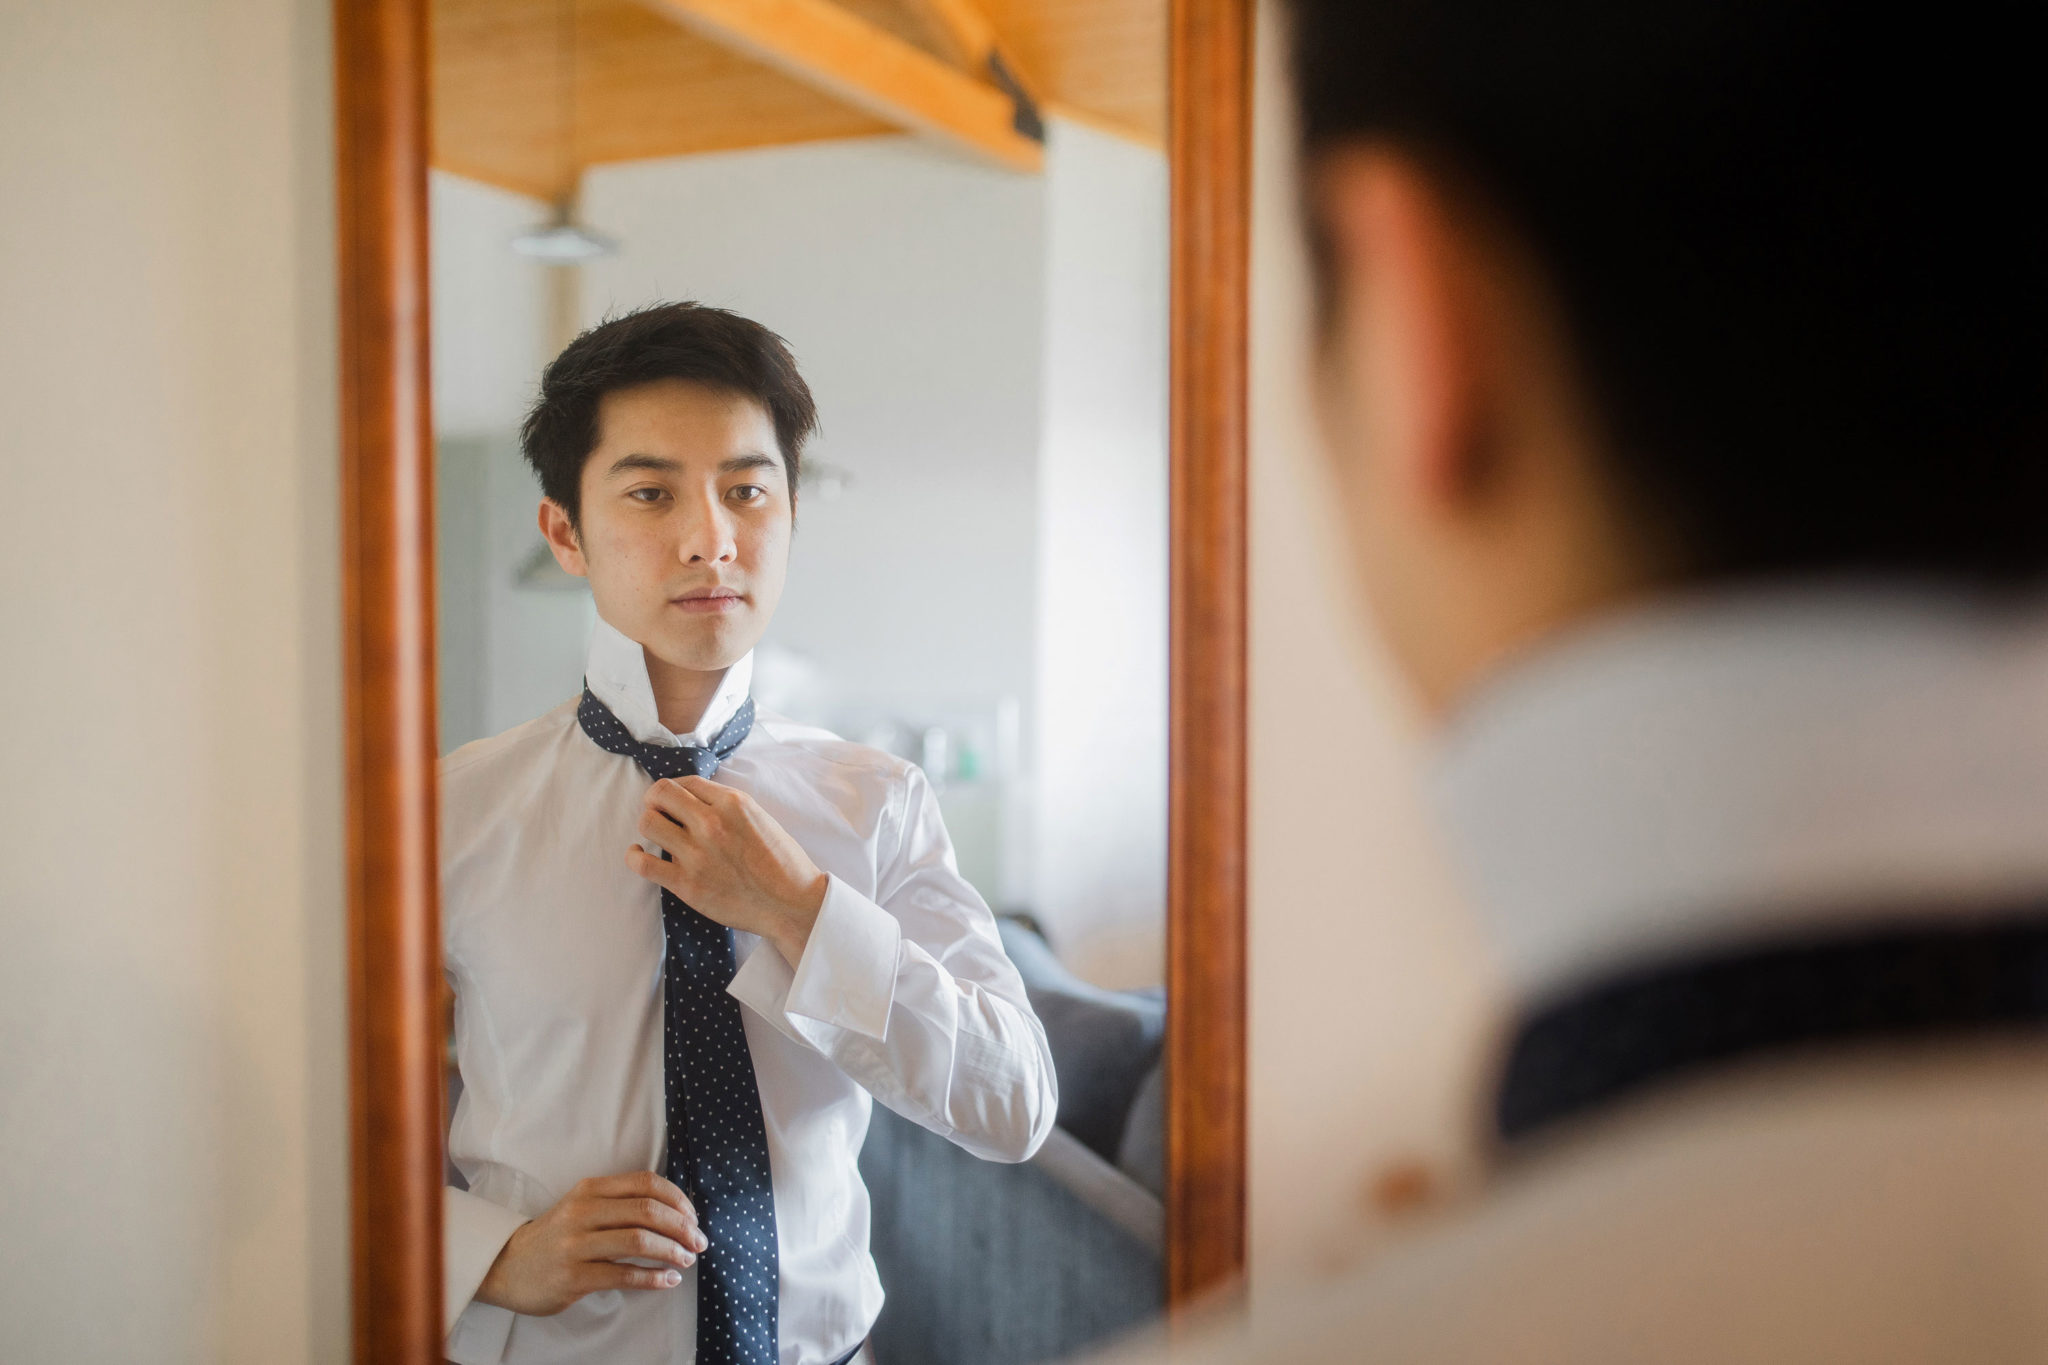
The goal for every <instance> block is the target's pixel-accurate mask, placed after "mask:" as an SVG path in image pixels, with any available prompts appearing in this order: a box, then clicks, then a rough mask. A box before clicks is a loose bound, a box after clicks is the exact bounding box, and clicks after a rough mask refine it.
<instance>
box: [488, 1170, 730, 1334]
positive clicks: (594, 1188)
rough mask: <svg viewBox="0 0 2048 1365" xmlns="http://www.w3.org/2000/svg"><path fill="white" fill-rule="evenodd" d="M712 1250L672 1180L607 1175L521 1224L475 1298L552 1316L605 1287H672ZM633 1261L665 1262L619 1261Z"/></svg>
mask: <svg viewBox="0 0 2048 1365" xmlns="http://www.w3.org/2000/svg"><path fill="white" fill-rule="evenodd" d="M709 1245H710V1243H709V1242H707V1241H706V1240H705V1239H704V1234H703V1233H702V1232H699V1231H698V1230H697V1211H696V1210H695V1209H693V1208H691V1207H690V1201H689V1200H687V1199H685V1198H684V1197H683V1192H682V1191H681V1190H679V1189H677V1188H676V1187H675V1186H674V1185H673V1184H672V1183H670V1182H669V1181H667V1180H664V1179H662V1178H661V1177H660V1176H658V1175H656V1174H655V1173H654V1172H652V1171H634V1172H632V1173H630V1174H628V1175H608V1176H600V1177H598V1178H597V1179H594V1180H585V1181H581V1182H579V1183H578V1184H577V1186H576V1188H575V1189H573V1190H571V1191H569V1193H568V1194H567V1195H565V1196H564V1197H563V1198H562V1201H561V1202H560V1203H558V1204H556V1205H555V1206H554V1207H553V1208H551V1209H549V1210H548V1211H547V1212H546V1213H544V1214H542V1215H541V1216H540V1217H538V1218H536V1219H534V1220H533V1221H532V1222H530V1223H522V1224H520V1226H519V1229H518V1231H516V1232H514V1233H513V1234H512V1236H511V1237H510V1238H508V1239H507V1240H506V1242H505V1247H504V1249H503V1250H502V1251H500V1252H499V1253H498V1259H497V1260H495V1261H493V1262H491V1268H490V1271H489V1273H488V1274H486V1275H485V1276H484V1282H483V1283H482V1284H481V1285H479V1286H478V1287H477V1291H476V1297H477V1300H478V1301H479V1302H481V1303H490V1304H496V1305H497V1306H498V1307H500V1308H509V1309H511V1310H512V1311H513V1312H515V1313H529V1314H532V1315H534V1316H535V1317H548V1316H551V1315H553V1314H555V1313H559V1312H561V1311H562V1310H563V1309H564V1308H567V1307H568V1306H569V1305H570V1304H572V1303H574V1302H576V1300H578V1299H580V1298H582V1297H583V1296H584V1295H585V1294H595V1293H597V1292H598V1291H599V1290H601V1289H673V1288H675V1287H676V1286H677V1285H679V1284H681V1283H682V1282H683V1277H682V1274H681V1273H680V1272H682V1271H683V1270H687V1269H688V1268H689V1267H691V1266H693V1265H695V1264H696V1263H697V1256H696V1253H697V1252H701V1251H703V1250H704V1249H705V1248H706V1247H707V1246H709ZM628 1256H633V1257H638V1258H639V1259H641V1260H643V1261H659V1262H662V1263H663V1264H662V1266H661V1267H659V1268H655V1269H649V1268H647V1267H644V1266H634V1265H621V1264H619V1262H620V1261H622V1260H623V1259H625V1258H626V1257H628ZM671 1266H672V1267H674V1269H669V1268H667V1267H671Z"/></svg>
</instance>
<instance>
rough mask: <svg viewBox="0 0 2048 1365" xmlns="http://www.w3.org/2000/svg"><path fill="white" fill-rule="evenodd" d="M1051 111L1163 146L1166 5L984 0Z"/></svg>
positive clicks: (1154, 1)
mask: <svg viewBox="0 0 2048 1365" xmlns="http://www.w3.org/2000/svg"><path fill="white" fill-rule="evenodd" d="M981 5H982V9H983V12H984V13H986V14H987V15H988V18H989V21H990V22H991V23H993V24H994V25H995V29H996V32H997V33H998V34H1000V35H1001V36H1002V39H1003V42H1004V44H1005V45H1006V46H1007V47H1009V48H1010V50H1011V51H1013V52H1014V53H1016V56H1017V63H1018V65H1019V66H1021V67H1023V69H1024V72H1025V74H1026V75H1027V76H1028V77H1030V78H1031V79H1032V80H1034V81H1036V82H1037V83H1038V88H1039V89H1040V90H1042V91H1043V92H1044V93H1045V97H1046V98H1047V99H1048V100H1050V101H1051V102H1052V103H1053V104H1054V106H1055V107H1057V106H1061V105H1064V106H1066V107H1067V109H1068V110H1070V111H1071V112H1074V113H1077V114H1081V115H1087V116H1092V117H1093V119H1094V120H1097V121H1100V122H1102V123H1106V124H1108V125H1110V126H1112V127H1116V128H1120V129H1124V130H1127V131H1129V132H1130V133H1132V134H1134V135H1136V136H1137V137H1139V138H1141V139H1142V140H1144V141H1147V142H1151V143H1153V144H1154V145H1157V146H1164V145H1165V142H1166V0H981Z"/></svg>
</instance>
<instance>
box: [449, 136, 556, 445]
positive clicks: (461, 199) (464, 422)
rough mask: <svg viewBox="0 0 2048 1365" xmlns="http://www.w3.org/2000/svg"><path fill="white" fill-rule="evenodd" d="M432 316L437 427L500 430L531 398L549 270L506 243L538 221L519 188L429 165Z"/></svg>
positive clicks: (542, 212)
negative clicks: (500, 186) (513, 189)
mask: <svg viewBox="0 0 2048 1365" xmlns="http://www.w3.org/2000/svg"><path fill="white" fill-rule="evenodd" d="M427 189H428V196H429V197H428V213H429V216H430V221H431V225H432V238H431V243H432V244H431V248H430V249H431V251H432V253H433V256H432V259H433V320H434V364H433V375H434V429H435V431H436V432H437V433H439V434H440V435H443V436H479V435H488V436H496V435H502V434H503V433H504V432H507V431H510V430H512V429H514V428H516V427H517V426H518V425H519V422H520V419H521V418H523V417H525V415H526V409H527V408H528V407H529V406H530V405H531V404H532V402H533V396H534V389H535V386H536V385H537V384H538V383H539V382H540V372H541V368H542V367H543V366H545V365H546V364H547V362H548V361H549V360H550V359H552V356H551V355H550V353H549V351H548V327H549V316H548V310H549V304H550V292H549V281H548V274H547V272H548V270H549V267H548V266H546V265H543V264H541V263H540V262H538V261H535V260H533V259H532V258H530V257H526V256H520V255H517V254H516V253H514V252H513V250H512V239H513V237H515V236H516V235H518V234H519V233H520V232H523V231H525V230H526V229H528V228H530V227H533V226H534V225H535V224H537V223H541V222H545V221H546V219H547V217H548V207H547V205H545V204H543V203H541V201H540V200H538V199H530V198H528V197H527V196H525V195H523V194H513V193H512V192H511V191H509V190H501V189H498V188H497V187H495V186H492V185H484V184H479V183H478V182H477V181H474V180H465V179H463V178H462V177H461V176H458V175H449V174H448V173H447V172H445V171H432V172H429V174H428V177H427Z"/></svg>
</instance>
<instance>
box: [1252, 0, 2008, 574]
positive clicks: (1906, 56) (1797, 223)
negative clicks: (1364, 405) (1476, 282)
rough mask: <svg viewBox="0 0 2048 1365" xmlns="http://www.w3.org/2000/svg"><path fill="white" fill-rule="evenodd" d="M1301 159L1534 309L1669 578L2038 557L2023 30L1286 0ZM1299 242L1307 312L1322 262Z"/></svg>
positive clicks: (1333, 266) (1988, 563)
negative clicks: (1433, 235)
mask: <svg viewBox="0 0 2048 1365" xmlns="http://www.w3.org/2000/svg"><path fill="white" fill-rule="evenodd" d="M1292 14H1293V19H1294V24H1295V34H1296V75H1297V83H1298V97H1299V100H1300V105H1301V114H1302V131H1303V137H1304V140H1305V150H1306V153H1307V164H1308V166H1309V168H1310V170H1311V174H1313V173H1314V168H1315V167H1316V165H1317V164H1318V162H1319V161H1322V160H1326V159H1327V158H1329V157H1330V156H1331V155H1332V154H1333V153H1341V152H1342V151H1343V150H1344V149H1346V148H1357V147H1361V146H1372V147H1384V148H1390V149H1393V150H1394V151H1395V152H1396V153H1398V154H1399V155H1400V156H1401V157H1403V158H1405V159H1408V160H1410V161H1412V162H1413V163H1414V164H1416V165H1419V166H1421V167H1424V168H1426V170H1427V172H1428V173H1429V174H1430V175H1431V176H1432V177H1434V178H1435V179H1437V180H1439V181H1440V182H1441V183H1442V184H1444V185H1446V186H1449V187H1452V189H1453V190H1454V192H1455V194H1456V195H1458V196H1460V197H1461V200H1462V201H1463V202H1466V203H1469V204H1470V205H1472V206H1473V207H1474V208H1475V210H1476V212H1477V213H1479V214H1480V215H1481V216H1483V217H1484V218H1486V219H1487V220H1488V221H1490V222H1494V223H1497V224H1498V225H1499V226H1500V227H1501V229H1502V230H1503V231H1504V233H1505V235H1506V236H1507V237H1508V238H1510V239H1512V240H1513V242H1514V243H1515V244H1516V246H1517V248H1518V249H1519V250H1520V251H1522V252H1524V253H1525V254H1526V256H1527V258H1528V259H1529V260H1530V261H1531V262H1533V264H1534V268H1535V270H1536V272H1537V273H1538V274H1539V275H1540V276H1541V277H1542V282H1543V285H1544V289H1545V292H1546V294H1547V297H1548V298H1549V299H1550V300H1551V301H1552V302H1553V303H1554V306H1555V310H1556V313H1557V317H1558V322H1559V326H1560V328H1561V331H1562V334H1563V337H1564V344H1565V347H1566V349H1568V350H1569V352H1570V353H1571V359H1572V368H1573V371H1574V374H1575V375H1576V379H1577V383H1578V384H1579V385H1580V387H1581V388H1582V389H1583V391H1584V395H1585V399H1586V404H1585V406H1586V408H1587V410H1588V412H1589V413H1590V417H1591V422H1592V424H1593V425H1594V427H1595V428H1596V433H1595V437H1594V439H1593V440H1592V441H1591V443H1590V444H1591V446H1592V448H1593V449H1595V450H1596V451H1597V452H1598V455H1597V460H1598V464H1599V466H1600V474H1601V477H1602V479H1603V481H1604V482H1606V483H1607V484H1608V485H1609V486H1610V487H1611V488H1612V490H1613V491H1614V493H1615V495H1616V498H1617V501H1618V503H1619V504H1620V505H1621V506H1622V507H1624V508H1626V509H1627V510H1628V513H1629V515H1631V516H1638V517H1640V518H1641V519H1642V521H1643V523H1644V524H1646V525H1649V526H1654V527H1656V528H1658V534H1659V536H1660V537H1661V538H1662V539H1663V541H1664V542H1665V547H1666V550H1667V552H1668V559H1669V563H1670V565H1671V573H1672V574H1674V575H1675V576H1677V577H1679V578H1681V579H1685V580H1692V581H1697V580H1702V579H1726V578H1739V577H1752V576H1778V575H1787V574H1803V573H1813V572H1824V573H1831V572H1837V571H1844V572H1869V571H1876V572H1880V573H1886V574H1895V573H1905V574H1914V575H1933V576H1939V577H1948V578H1959V579H1963V580H1966V581H1969V582H1972V583H1989V584H2013V583H2019V582H2025V581H2028V580H2032V579H2035V578H2038V577H2039V576H2040V575H2041V573H2042V570H2043V569H2044V567H2048V515H2044V514H2048V241H2044V240H2043V231H2042V228H2041V226H2040V224H2039V221H2038V218H2037V216H2036V212H2035V211H2034V209H2033V208H2032V205H2031V200H2032V198H2033V195H2034V193H2035V187H2034V183H2033V182H2034V181H2036V180H2037V179H2038V178H2039V176H2038V167H2039V164H2040V158H2041V155H2042V151H2043V147H2044V139H2043V137H2042V133H2043V132H2044V117H2043V107H2044V102H2043V101H2042V100H2041V99H2040V97H2039V77H2038V71H2037V70H2036V69H2035V67H2036V64H2037V60H2038V52H2039V49H2038V46H2037V45H2036V43H2035V42H2034V41H2033V40H2032V35H2031V33H2030V32H2029V30H2030V29H2031V22H2030V21H2031V20H2033V19H2035V18H2037V17H2038V16H2034V15H2030V14H2029V13H2028V12H2027V10H2026V9H2025V7H2018V6H2008V5H1995V4H1987V3H1979V2H1977V0H1962V2H1961V3H1952V4H1947V5H1942V6H1926V7H1920V6H1911V7H1905V8H1902V9H1899V10H1891V9H1889V8H1887V7H1883V6H1869V5H1851V4H1844V3H1801V2H1800V0H1660V2H1659V3H1654V4H1644V3H1641V0H1553V2H1552V3H1546V4H1540V5H1531V4H1526V3H1520V2H1519V0H1295V2H1294V4H1293V5H1292ZM1319 226H1320V228H1321V232H1320V237H1321V240H1319V242H1318V244H1317V246H1318V255H1319V258H1320V260H1319V263H1320V266H1321V269H1322V275H1323V278H1322V284H1323V292H1324V300H1323V301H1324V305H1325V309H1326V311H1327V310H1329V309H1330V308H1333V307H1335V306H1337V305H1336V303H1335V300H1336V299H1337V298H1339V297H1340V296H1341V295H1342V293H1343V290H1342V288H1341V284H1340V282H1339V281H1337V280H1336V279H1334V278H1333V276H1335V275H1338V274H1341V272H1342V270H1343V269H1344V262H1343V260H1342V253H1341V251H1335V250H1333V248H1332V245H1331V241H1330V234H1329V231H1328V225H1327V224H1326V223H1325V224H1320V225H1319Z"/></svg>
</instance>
